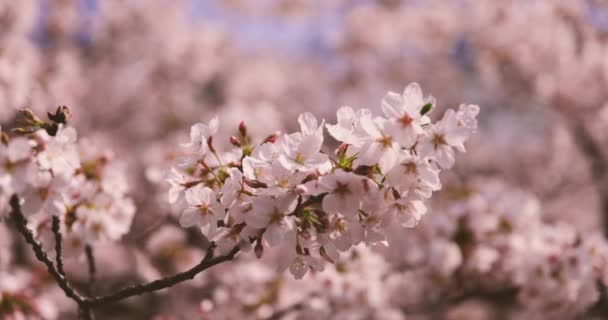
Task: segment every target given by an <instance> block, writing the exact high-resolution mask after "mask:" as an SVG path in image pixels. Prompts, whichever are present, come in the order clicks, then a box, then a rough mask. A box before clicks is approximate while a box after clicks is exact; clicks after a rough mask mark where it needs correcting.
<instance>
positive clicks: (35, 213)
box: [0, 107, 135, 253]
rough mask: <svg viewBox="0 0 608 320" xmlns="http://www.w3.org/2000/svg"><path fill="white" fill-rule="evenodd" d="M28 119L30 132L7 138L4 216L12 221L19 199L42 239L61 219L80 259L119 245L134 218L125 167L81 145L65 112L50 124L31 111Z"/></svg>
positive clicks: (0, 150)
mask: <svg viewBox="0 0 608 320" xmlns="http://www.w3.org/2000/svg"><path fill="white" fill-rule="evenodd" d="M23 114H24V118H25V120H24V123H25V124H26V126H25V127H19V128H17V129H15V130H14V132H16V133H18V134H19V135H17V136H14V137H10V136H9V134H8V133H5V132H2V143H1V144H0V164H1V165H0V199H1V202H2V204H3V207H2V211H1V213H2V215H3V216H6V215H7V213H8V212H9V208H8V207H7V204H8V203H9V198H10V197H11V196H12V195H13V194H16V195H18V196H19V199H20V201H21V208H22V211H23V214H24V215H26V216H27V217H28V220H29V223H30V225H31V228H32V229H33V230H35V231H36V232H37V233H38V236H39V237H46V236H49V237H52V236H53V235H52V233H51V218H52V217H58V218H59V219H60V225H59V227H60V229H59V230H58V231H59V232H61V234H63V237H64V239H65V240H66V241H65V242H66V249H67V252H66V253H69V252H80V253H81V252H82V251H81V250H82V249H83V247H84V246H85V245H94V244H95V243H97V242H98V241H105V240H111V241H116V240H119V239H120V238H121V236H123V235H124V234H126V233H127V232H128V231H129V229H130V226H131V222H132V219H133V216H134V214H135V206H134V204H133V201H132V200H131V199H130V198H129V197H128V195H127V193H128V185H127V182H126V178H125V173H126V170H125V169H126V168H125V165H124V164H123V163H121V162H120V161H117V160H116V159H115V157H114V155H113V154H112V153H111V152H108V151H105V150H103V149H101V150H100V149H99V148H98V146H97V145H96V144H95V143H94V142H92V141H89V140H87V139H80V141H78V139H77V134H76V130H75V129H74V128H72V127H69V126H67V125H66V122H67V119H68V118H69V117H70V113H69V109H67V108H66V107H60V108H59V109H58V110H57V112H56V113H55V114H49V117H50V118H51V120H52V121H51V122H49V123H47V122H44V121H42V120H40V119H39V118H38V117H37V116H36V115H34V114H33V113H32V112H31V111H29V110H25V111H24V112H23ZM49 240H50V239H49ZM49 242H50V241H49ZM44 243H46V241H44ZM70 249H73V250H70ZM74 250H80V251H74Z"/></svg>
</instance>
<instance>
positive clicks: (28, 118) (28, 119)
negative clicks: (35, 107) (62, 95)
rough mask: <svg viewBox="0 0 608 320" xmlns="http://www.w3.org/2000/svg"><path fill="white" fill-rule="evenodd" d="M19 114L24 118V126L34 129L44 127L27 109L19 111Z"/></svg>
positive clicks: (42, 122)
mask: <svg viewBox="0 0 608 320" xmlns="http://www.w3.org/2000/svg"><path fill="white" fill-rule="evenodd" d="M21 114H22V115H23V117H24V118H25V119H24V120H23V122H24V124H25V125H28V126H34V127H40V126H42V125H44V121H42V120H40V118H38V116H36V115H35V114H34V112H33V111H32V110H30V109H28V108H25V109H23V110H21Z"/></svg>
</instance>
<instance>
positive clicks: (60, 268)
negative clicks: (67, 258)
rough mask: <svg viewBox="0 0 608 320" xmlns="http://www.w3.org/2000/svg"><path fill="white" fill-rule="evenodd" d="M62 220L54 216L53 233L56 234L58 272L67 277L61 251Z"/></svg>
mask: <svg viewBox="0 0 608 320" xmlns="http://www.w3.org/2000/svg"><path fill="white" fill-rule="evenodd" d="M60 222H61V221H60V220H59V217H57V216H53V227H52V229H53V234H54V235H55V263H56V264H57V272H59V273H60V274H61V275H62V276H64V277H65V272H64V271H63V255H62V252H61V241H62V237H61V229H60V225H59V224H60Z"/></svg>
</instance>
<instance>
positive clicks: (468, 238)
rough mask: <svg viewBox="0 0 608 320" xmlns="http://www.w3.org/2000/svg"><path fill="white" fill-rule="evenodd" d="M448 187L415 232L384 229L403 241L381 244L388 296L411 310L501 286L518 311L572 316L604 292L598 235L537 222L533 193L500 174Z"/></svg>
mask: <svg viewBox="0 0 608 320" xmlns="http://www.w3.org/2000/svg"><path fill="white" fill-rule="evenodd" d="M452 191H457V190H452ZM448 193H450V192H449V191H448ZM453 194H454V195H455V196H453V197H452V199H451V200H450V201H449V202H448V205H447V207H444V208H443V209H440V210H439V209H438V208H436V209H437V210H434V213H437V214H432V215H431V216H430V217H428V219H425V221H424V222H423V223H422V224H421V225H420V226H419V228H417V229H416V230H415V232H411V233H398V232H395V233H391V234H389V237H393V238H395V240H394V241H401V242H402V243H408V246H407V247H405V248H401V249H400V250H395V249H393V248H386V249H384V248H380V247H379V249H382V250H381V251H382V252H383V253H384V255H385V256H386V257H387V259H388V261H390V263H391V264H392V265H393V268H394V270H395V271H396V272H394V273H391V275H390V276H389V278H388V279H387V283H390V284H391V285H390V286H389V287H390V290H392V291H393V295H392V296H393V297H395V298H394V303H397V304H399V305H401V306H402V307H404V308H405V309H407V310H417V309H419V308H420V306H421V305H422V306H424V305H429V306H430V305H440V304H441V303H442V302H443V301H449V300H450V299H451V298H452V297H454V296H456V297H457V296H458V295H465V296H466V295H469V294H471V293H473V294H474V293H476V292H477V293H479V294H478V295H477V296H475V295H473V296H472V298H481V299H483V298H484V296H492V295H493V294H494V295H498V294H503V295H506V297H512V298H513V300H514V303H515V304H516V307H515V308H511V309H510V310H509V312H512V313H513V314H514V315H516V316H518V318H525V319H530V318H532V319H537V318H544V317H550V318H556V319H570V318H574V317H577V316H581V315H583V314H585V312H587V311H588V310H589V309H590V308H591V307H592V306H593V305H594V304H595V303H596V302H598V301H599V299H600V295H602V294H605V293H602V290H605V288H606V284H608V242H607V241H606V240H605V238H604V237H603V235H601V234H599V233H591V234H582V233H580V232H577V230H576V229H575V228H573V227H572V226H571V225H568V224H565V223H552V224H549V223H545V222H543V221H542V220H541V208H540V206H539V202H538V200H537V199H536V198H535V197H534V196H533V195H531V194H529V193H527V192H524V191H521V190H517V189H514V188H511V187H509V186H507V185H505V184H504V183H501V182H499V181H484V180H480V181H475V182H472V183H470V184H468V185H467V186H465V187H464V188H462V189H461V190H460V191H457V192H454V193H453ZM439 212H441V213H440V214H439ZM398 270H406V271H404V272H400V271H398ZM423 311H424V312H428V310H424V309H423Z"/></svg>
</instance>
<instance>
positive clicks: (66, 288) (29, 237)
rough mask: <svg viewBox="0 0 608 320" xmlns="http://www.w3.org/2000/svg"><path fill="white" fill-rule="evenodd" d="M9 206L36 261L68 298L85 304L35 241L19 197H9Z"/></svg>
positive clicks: (79, 303) (18, 228)
mask: <svg viewBox="0 0 608 320" xmlns="http://www.w3.org/2000/svg"><path fill="white" fill-rule="evenodd" d="M10 204H11V209H12V211H11V217H12V218H13V220H14V221H15V226H16V227H17V231H19V233H21V235H22V236H23V238H24V239H25V241H26V242H27V243H28V244H29V245H30V246H31V247H32V250H34V254H35V255H36V258H37V259H38V261H40V262H42V263H44V265H45V266H46V268H47V270H48V272H49V274H50V275H51V276H52V277H53V278H54V279H55V282H57V284H58V285H59V287H60V288H61V290H63V292H64V293H65V295H66V296H67V297H68V298H70V299H72V300H74V301H76V303H78V305H79V306H81V305H83V304H86V299H85V298H84V297H83V296H81V295H80V294H79V293H78V292H77V291H76V290H75V289H74V288H73V287H72V286H71V285H70V283H69V282H68V280H67V279H66V278H65V277H64V276H63V275H62V274H61V273H59V271H57V269H56V268H55V266H54V265H53V262H52V261H51V259H49V257H48V255H47V254H46V252H45V251H44V249H43V248H42V245H41V244H40V242H38V241H36V239H35V238H34V234H33V233H32V231H31V230H29V229H28V228H27V220H26V219H25V217H24V216H23V213H22V212H21V205H20V204H19V197H17V195H13V196H12V197H11V200H10Z"/></svg>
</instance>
